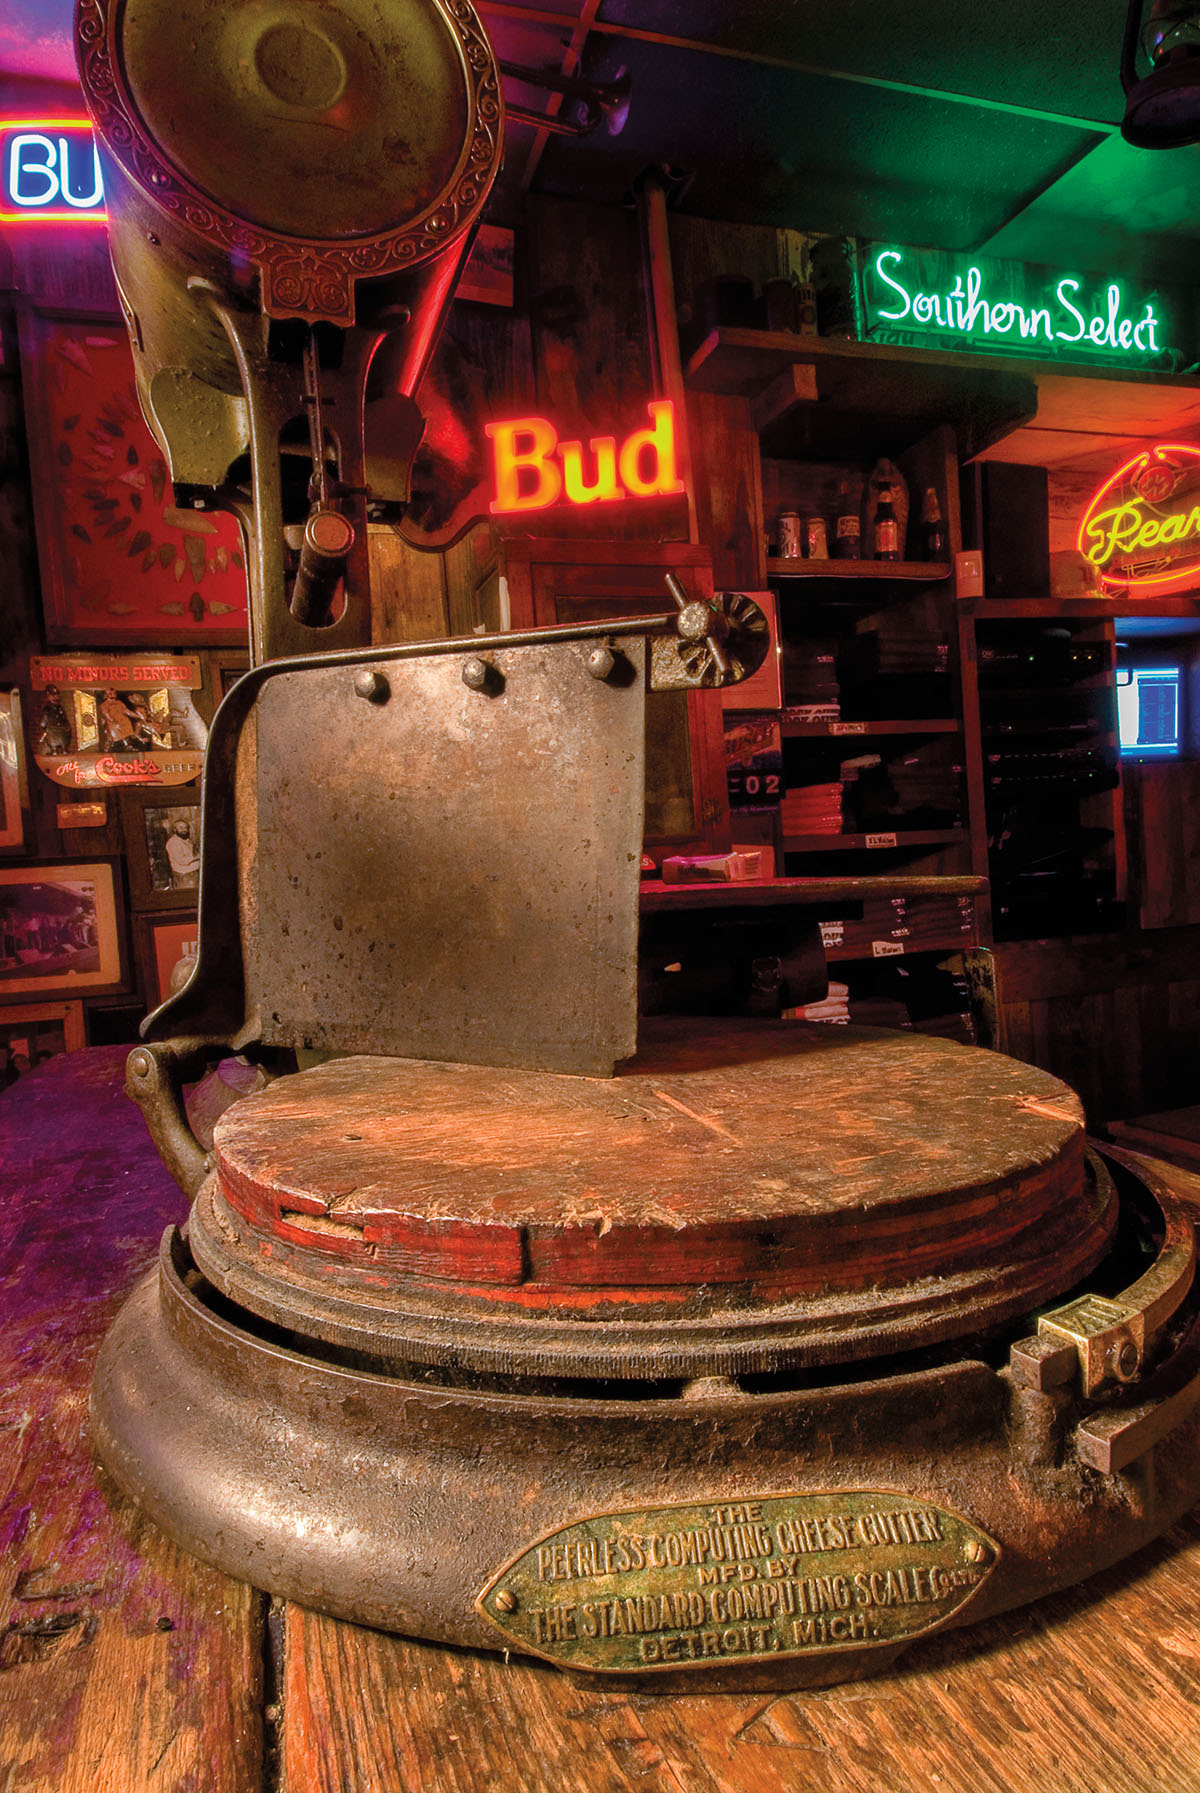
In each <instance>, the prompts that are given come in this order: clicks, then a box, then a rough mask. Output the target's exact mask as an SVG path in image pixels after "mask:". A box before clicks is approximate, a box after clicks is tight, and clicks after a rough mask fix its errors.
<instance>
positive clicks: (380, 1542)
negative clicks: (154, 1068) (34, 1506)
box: [92, 1155, 1200, 1689]
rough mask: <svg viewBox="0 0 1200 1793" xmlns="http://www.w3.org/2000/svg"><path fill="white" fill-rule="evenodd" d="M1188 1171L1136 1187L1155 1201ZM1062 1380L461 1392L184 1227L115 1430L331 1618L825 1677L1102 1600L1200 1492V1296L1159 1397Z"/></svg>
mask: <svg viewBox="0 0 1200 1793" xmlns="http://www.w3.org/2000/svg"><path fill="white" fill-rule="evenodd" d="M1118 1156H1119V1155H1118ZM1131 1167H1132V1169H1133V1171H1134V1172H1135V1173H1136V1175H1135V1176H1131ZM1158 1173H1161V1175H1162V1176H1163V1177H1164V1178H1169V1177H1170V1175H1171V1173H1170V1172H1169V1171H1168V1170H1166V1169H1165V1167H1162V1166H1150V1165H1147V1164H1146V1163H1145V1162H1144V1161H1143V1162H1141V1163H1140V1164H1139V1161H1137V1160H1130V1159H1126V1160H1124V1163H1123V1165H1122V1166H1121V1167H1119V1168H1118V1178H1119V1180H1121V1181H1123V1182H1124V1184H1125V1185H1126V1187H1127V1188H1132V1187H1133V1186H1134V1184H1135V1183H1136V1184H1138V1185H1139V1186H1140V1191H1141V1196H1142V1197H1145V1196H1146V1194H1147V1191H1151V1192H1152V1191H1154V1190H1155V1189H1160V1185H1159V1184H1158V1181H1157V1176H1158ZM1160 1192H1161V1191H1160ZM1136 1205H1138V1204H1137V1202H1136V1201H1135V1206H1136ZM1150 1205H1151V1207H1153V1202H1151V1204H1150ZM1126 1249H1127V1248H1126V1247H1124V1246H1120V1247H1118V1248H1115V1255H1116V1256H1117V1257H1119V1256H1120V1253H1121V1252H1122V1251H1124V1250H1126ZM1141 1268H1142V1262H1141V1261H1138V1262H1134V1263H1122V1262H1119V1261H1113V1262H1109V1263H1108V1264H1107V1265H1104V1266H1101V1267H1100V1270H1099V1271H1098V1272H1097V1273H1096V1274H1095V1275H1094V1276H1093V1277H1092V1278H1089V1286H1095V1285H1096V1284H1097V1283H1098V1284H1099V1285H1100V1286H1101V1287H1104V1286H1107V1287H1108V1288H1109V1289H1110V1290H1115V1289H1120V1288H1122V1287H1123V1286H1124V1282H1125V1281H1128V1280H1130V1275H1131V1274H1132V1275H1133V1276H1136V1275H1137V1273H1138V1270H1139V1269H1141ZM1010 1345H1011V1349H1010ZM1052 1356H1053V1357H1054V1362H1055V1363H1056V1364H1057V1365H1058V1368H1056V1369H1054V1370H1053V1371H1052V1372H1050V1371H1047V1370H1045V1368H1044V1366H1045V1365H1046V1364H1048V1363H1049V1362H1050V1360H1051V1357H1052ZM1039 1364H1041V1365H1042V1366H1043V1367H1042V1368H1039ZM1061 1364H1062V1352H1061V1350H1059V1351H1058V1352H1057V1355H1055V1354H1054V1353H1051V1352H1050V1351H1049V1347H1048V1344H1047V1341H1045V1340H1043V1341H1038V1340H1036V1339H1030V1338H1028V1337H1022V1336H1019V1335H1018V1334H1017V1333H1015V1332H1014V1333H1013V1336H1012V1340H1011V1341H1008V1340H1005V1341H1001V1342H999V1343H998V1342H997V1341H996V1339H995V1337H994V1336H993V1338H992V1339H991V1341H990V1342H989V1341H980V1340H977V1339H976V1340H964V1341H960V1343H959V1344H958V1345H957V1346H947V1345H941V1346H937V1347H933V1348H931V1349H929V1350H928V1351H924V1352H919V1353H913V1354H911V1355H910V1356H909V1358H907V1359H892V1360H883V1361H877V1362H875V1363H872V1364H869V1365H861V1366H856V1367H850V1368H847V1367H845V1366H841V1367H838V1368H835V1369H827V1370H825V1371H816V1372H803V1371H801V1372H797V1373H795V1374H794V1376H793V1377H792V1378H791V1381H790V1382H789V1380H788V1378H787V1377H786V1376H776V1377H761V1378H758V1379H757V1382H756V1381H755V1379H753V1378H743V1379H742V1380H741V1381H737V1380H733V1379H726V1378H717V1377H712V1378H702V1379H699V1380H696V1381H694V1382H692V1383H690V1384H687V1385H685V1386H683V1387H682V1388H681V1389H679V1390H678V1391H676V1392H674V1393H673V1394H672V1395H671V1396H670V1397H667V1396H664V1395H662V1394H661V1393H658V1394H656V1393H654V1392H652V1391H650V1392H647V1391H645V1390H643V1389H636V1390H634V1392H636V1393H638V1394H645V1395H646V1398H634V1399H630V1398H621V1395H620V1394H619V1393H617V1394H616V1395H615V1396H614V1397H613V1398H606V1397H607V1396H608V1395H610V1394H611V1393H612V1389H613V1385H612V1384H606V1385H603V1392H602V1393H599V1394H597V1393H591V1394H586V1393H584V1394H580V1393H574V1392H565V1393H546V1392H523V1391H522V1389H521V1387H520V1385H519V1383H513V1384H511V1385H509V1386H502V1385H501V1382H500V1379H499V1378H496V1379H493V1381H492V1383H491V1385H477V1386H474V1387H470V1386H461V1385H455V1383H454V1381H453V1380H452V1379H451V1378H449V1377H447V1375H446V1373H445V1372H435V1371H434V1370H433V1369H431V1368H426V1369H424V1370H422V1369H420V1368H414V1369H410V1370H409V1371H407V1372H405V1371H403V1370H401V1369H397V1368H396V1366H394V1365H392V1366H389V1367H388V1368H386V1369H385V1368H384V1367H383V1366H382V1365H381V1366H379V1367H376V1368H371V1367H368V1366H367V1365H366V1364H365V1363H364V1361H363V1359H362V1357H361V1355H360V1354H351V1353H348V1352H346V1351H344V1350H343V1349H339V1348H338V1347H336V1346H333V1345H323V1346H322V1345H316V1344H313V1343H310V1344H308V1345H306V1346H305V1347H304V1348H303V1349H297V1348H296V1340H295V1339H294V1338H292V1339H288V1338H287V1337H285V1335H283V1334H282V1333H281V1332H279V1331H278V1330H277V1329H275V1328H273V1327H272V1326H271V1325H269V1324H265V1323H261V1322H255V1321H253V1320H251V1319H250V1317H249V1316H248V1315H246V1314H244V1313H239V1312H238V1311H237V1310H236V1309H233V1308H232V1307H231V1306H230V1305H229V1304H228V1303H227V1301H226V1300H225V1298H223V1297H221V1296H219V1295H218V1294H217V1293H216V1292H215V1291H214V1290H213V1289H212V1288H211V1286H210V1285H208V1284H207V1283H205V1281H204V1279H203V1278H202V1277H201V1276H200V1274H199V1272H198V1271H196V1269H195V1267H194V1265H193V1264H192V1262H191V1259H190V1256H189V1253H188V1249H187V1246H186V1243H185V1241H184V1240H183V1239H182V1238H181V1237H180V1235H179V1234H178V1233H176V1232H174V1231H173V1230H172V1231H171V1232H169V1233H168V1234H167V1235H166V1237H165V1238H164V1242H163V1250H162V1255H161V1262H160V1266H159V1269H158V1271H157V1272H155V1273H154V1274H152V1275H151V1276H149V1277H148V1278H147V1279H146V1280H145V1281H144V1282H143V1283H142V1284H141V1285H140V1286H139V1287H138V1289H137V1290H136V1291H135V1293H134V1294H133V1296H132V1297H131V1298H130V1300H129V1302H128V1303H127V1305H126V1307H125V1309H124V1310H123V1312H122V1313H121V1315H120V1316H119V1318H118V1320H117V1322H116V1324H115V1325H114V1327H113V1328H112V1330H111V1332H110V1334H109V1336H108V1338H107V1340H106V1341H105V1344H104V1347H103V1350H102V1353H101V1357H100V1361H99V1364H98V1368H97V1373H96V1379H95V1384H94V1388H93V1395H92V1420H93V1427H94V1437H95V1443H96V1447H97V1449H98V1451H99V1454H100V1456H101V1457H102V1459H103V1461H104V1463H105V1464H106V1466H107V1467H108V1469H109V1470H110V1471H111V1473H112V1474H113V1476H114V1477H115V1479H116V1481H117V1482H118V1483H119V1485H120V1486H121V1487H122V1489H124V1490H125V1492H127V1493H128V1494H130V1495H131V1496H132V1497H133V1498H134V1499H135V1500H136V1501H137V1502H139V1504H140V1505H141V1506H142V1507H143V1508H144V1509H145V1510H146V1511H147V1512H148V1513H149V1514H150V1515H151V1517H152V1518H153V1519H154V1520H155V1521H156V1522H157V1523H158V1524H159V1525H160V1526H161V1527H162V1528H163V1529H164V1530H165V1531H166V1532H168V1533H169V1534H170V1535H171V1536H172V1537H174V1538H176V1539H177V1540H178V1541H180V1542H181V1543H182V1544H184V1545H185V1546H186V1547H187V1548H188V1549H189V1550H191V1551H193V1552H194V1553H195V1554H196V1555H198V1556H200V1557H202V1558H204V1559H205V1560H207V1561H209V1562H211V1563H214V1564H216V1565H217V1566H218V1567H220V1568H222V1569H224V1570H226V1571H227V1572H229V1573H230V1574H233V1575H235V1576H238V1577H241V1578H243V1579H245V1580H247V1581H249V1582H251V1583H253V1584H254V1585H256V1586H258V1587H263V1588H267V1589H269V1590H271V1591H272V1592H274V1593H277V1594H280V1595H284V1596H286V1597H288V1598H291V1599H294V1600H297V1601H299V1602H300V1603H302V1604H304V1605H307V1606H311V1607H315V1608H318V1609H320V1610H323V1611H326V1612H329V1613H333V1614H335V1615H338V1616H340V1617H344V1618H347V1619H352V1620H355V1621H358V1622H360V1623H364V1624H368V1625H373V1626H378V1627H381V1628H384V1629H387V1630H394V1631H399V1632H402V1633H406V1634H411V1635H415V1636H420V1637H426V1638H431V1639H435V1640H440V1641H445V1642H447V1643H453V1644H461V1645H469V1646H474V1647H480V1648H486V1649H516V1650H522V1651H525V1652H527V1653H530V1654H535V1655H542V1656H544V1657H547V1658H548V1659H550V1660H552V1661H555V1662H558V1663H559V1664H561V1665H562V1666H563V1667H565V1668H566V1669H568V1670H569V1671H570V1672H572V1673H574V1674H577V1675H584V1676H599V1677H601V1678H602V1679H603V1680H604V1681H605V1683H606V1684H609V1685H611V1684H614V1683H617V1684H620V1683H623V1682H624V1681H625V1680H626V1679H629V1678H633V1679H636V1680H637V1681H638V1683H639V1684H641V1685H644V1686H653V1687H655V1688H661V1689H669V1688H691V1689H694V1688H697V1687H700V1686H710V1687H711V1686H714V1685H716V1686H725V1687H729V1686H759V1685H761V1686H764V1687H775V1686H780V1685H791V1686H799V1685H816V1684H822V1683H827V1682H830V1681H836V1680H841V1679H849V1678H853V1677H855V1676H860V1675H863V1674H870V1673H873V1672H876V1671H877V1670H879V1669H881V1668H883V1667H885V1666H886V1665H887V1664H888V1663H889V1662H890V1661H891V1660H893V1658H894V1657H895V1655H896V1653H897V1651H898V1650H899V1649H901V1648H903V1647H904V1646H905V1645H906V1644H907V1643H909V1642H910V1641H912V1640H913V1639H915V1638H917V1637H920V1636H923V1635H927V1634H928V1633H929V1632H930V1631H931V1630H933V1629H935V1628H941V1627H945V1626H948V1625H958V1624H962V1623H965V1622H968V1621H973V1620H975V1619H981V1618H984V1617H985V1616H988V1615H990V1614H993V1613H996V1612H999V1611H1003V1610H1005V1609H1006V1608H1009V1607H1013V1606H1016V1605H1018V1604H1020V1603H1022V1602H1024V1601H1027V1600H1030V1599H1032V1598H1035V1597H1037V1596H1039V1595H1042V1594H1045V1593H1048V1592H1051V1591H1052V1590H1055V1589H1058V1588H1062V1587H1065V1586H1067V1585H1069V1584H1071V1583H1073V1582H1076V1581H1078V1580H1081V1579H1082V1578H1083V1577H1085V1576H1087V1575H1090V1574H1092V1573H1094V1572H1095V1571H1097V1570H1098V1569H1101V1568H1103V1567H1104V1566H1106V1565H1108V1564H1110V1563H1112V1562H1114V1561H1115V1560H1117V1559H1119V1558H1120V1557H1122V1556H1125V1555H1127V1554H1128V1553H1129V1552H1131V1551H1133V1550H1136V1549H1137V1548H1138V1547H1139V1546H1141V1545H1142V1544H1144V1543H1145V1542H1146V1541H1147V1540H1149V1539H1151V1538H1153V1537H1155V1536H1156V1535H1157V1534H1159V1533H1160V1532H1162V1531H1163V1530H1165V1529H1166V1528H1167V1527H1168V1526H1170V1525H1171V1524H1172V1523H1173V1522H1174V1521H1175V1520H1176V1519H1177V1518H1178V1517H1179V1516H1180V1515H1181V1514H1182V1513H1184V1512H1185V1511H1186V1510H1187V1509H1188V1508H1189V1507H1190V1506H1191V1505H1192V1503H1193V1502H1194V1501H1195V1500H1196V1499H1197V1498H1198V1497H1200V1452H1198V1450H1197V1445H1198V1444H1200V1411H1198V1402H1200V1318H1198V1315H1197V1311H1196V1307H1195V1304H1194V1302H1193V1301H1192V1299H1191V1298H1190V1297H1189V1299H1188V1301H1187V1302H1185V1304H1184V1306H1183V1307H1181V1308H1180V1309H1179V1310H1178V1313H1177V1314H1176V1317H1175V1320H1174V1322H1173V1323H1172V1326H1171V1328H1170V1329H1169V1331H1168V1332H1167V1333H1165V1334H1164V1335H1163V1338H1162V1340H1161V1343H1160V1348H1159V1350H1158V1352H1157V1354H1156V1362H1155V1364H1154V1365H1153V1366H1151V1367H1149V1368H1147V1369H1145V1370H1144V1371H1143V1372H1140V1373H1139V1375H1138V1376H1137V1378H1136V1380H1135V1381H1134V1382H1132V1383H1131V1384H1128V1385H1126V1386H1125V1387H1123V1388H1117V1389H1116V1390H1115V1391H1113V1390H1111V1389H1110V1391H1109V1392H1107V1393H1098V1394H1096V1395H1095V1396H1093V1397H1091V1398H1089V1397H1086V1396H1084V1395H1083V1394H1082V1393H1081V1392H1080V1388H1079V1385H1078V1382H1077V1381H1076V1382H1071V1381H1064V1380H1062V1379H1061ZM435 1374H436V1375H437V1376H438V1379H437V1380H427V1379H426V1378H430V1377H433V1376H434V1375H435ZM1056 1378H1057V1380H1056ZM475 1380H476V1382H477V1384H482V1383H485V1382H486V1379H485V1378H481V1377H476V1378H475ZM1046 1383H1049V1384H1050V1386H1045V1384H1046ZM751 1384H755V1385H753V1386H752V1385H751ZM632 1387H633V1385H631V1388H632ZM627 1392H628V1391H627ZM1105 1464H1107V1466H1108V1467H1107V1468H1105V1467H1103V1465H1105ZM1097 1465H1101V1467H1097ZM639 1557H640V1558H641V1559H642V1560H641V1561H640V1562H639Z"/></svg>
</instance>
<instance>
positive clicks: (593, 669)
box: [583, 647, 617, 679]
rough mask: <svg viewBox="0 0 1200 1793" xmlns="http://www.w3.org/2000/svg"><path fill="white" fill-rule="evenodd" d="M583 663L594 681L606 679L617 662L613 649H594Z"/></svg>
mask: <svg viewBox="0 0 1200 1793" xmlns="http://www.w3.org/2000/svg"><path fill="white" fill-rule="evenodd" d="M583 663H584V665H585V666H586V667H587V669H588V671H589V672H590V673H591V675H592V677H593V678H594V679H606V678H607V677H608V675H609V673H610V672H611V671H612V669H613V667H614V666H615V665H616V663H617V662H616V659H615V657H614V655H613V651H612V649H611V648H607V647H594V648H593V649H592V651H591V653H590V654H587V655H586V656H585V657H584V662H583Z"/></svg>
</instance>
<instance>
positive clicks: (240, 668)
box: [209, 653, 250, 714]
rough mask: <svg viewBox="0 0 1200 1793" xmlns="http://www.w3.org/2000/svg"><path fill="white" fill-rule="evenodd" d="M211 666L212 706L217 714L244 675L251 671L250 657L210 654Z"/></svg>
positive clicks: (245, 654) (247, 655) (246, 654)
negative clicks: (219, 707)
mask: <svg viewBox="0 0 1200 1793" xmlns="http://www.w3.org/2000/svg"><path fill="white" fill-rule="evenodd" d="M209 665H210V667H211V669H212V704H213V712H214V714H215V713H216V710H217V708H218V706H219V705H220V704H222V703H223V702H224V701H225V699H226V698H227V697H228V696H229V693H230V692H231V691H232V690H233V687H234V686H235V685H236V684H237V682H238V680H239V679H240V678H241V676H242V674H243V673H244V672H248V671H249V670H250V655H249V654H248V653H244V654H210V655H209Z"/></svg>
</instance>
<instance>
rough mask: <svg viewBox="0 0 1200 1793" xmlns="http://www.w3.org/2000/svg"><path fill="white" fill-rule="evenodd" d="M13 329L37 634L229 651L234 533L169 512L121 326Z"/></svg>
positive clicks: (68, 640) (206, 518)
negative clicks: (38, 592) (36, 575)
mask: <svg viewBox="0 0 1200 1793" xmlns="http://www.w3.org/2000/svg"><path fill="white" fill-rule="evenodd" d="M20 323H21V370H22V379H23V382H24V391H25V406H26V410H27V412H28V425H29V428H28V435H29V453H30V459H31V462H32V470H33V496H34V522H35V526H36V530H37V544H38V560H39V563H40V566H41V574H42V596H43V603H44V606H45V614H46V635H47V639H48V640H49V641H51V642H52V643H54V644H56V645H59V644H66V645H72V644H84V643H86V644H87V645H89V646H92V647H101V646H122V645H124V644H126V643H128V644H130V645H134V646H137V647H161V646H164V645H178V646H182V647H189V646H200V645H203V644H213V645H216V644H218V643H228V644H229V645H230V646H233V647H237V646H240V645H241V644H242V643H244V642H245V641H246V639H247V629H248V626H249V625H248V614H247V588H246V571H245V561H244V558H243V554H242V545H241V537H240V534H239V531H238V526H237V524H236V522H235V521H234V519H233V518H232V517H230V516H226V515H224V514H223V513H222V514H209V513H206V512H202V511H196V510H182V509H180V508H178V507H177V506H176V504H175V501H174V493H173V491H172V488H171V483H170V480H169V478H168V476H167V468H166V463H165V461H164V460H163V456H162V453H161V451H160V449H159V447H158V444H157V443H156V442H155V440H154V438H153V436H152V435H151V434H150V431H149V430H148V429H147V427H146V424H145V422H144V421H143V418H142V413H141V410H140V408H139V406H138V399H137V390H136V387H135V384H134V374H133V356H132V353H131V351H130V347H129V342H128V340H127V338H126V335H125V329H124V326H123V324H121V323H120V321H119V320H117V319H115V318H95V317H81V316H79V315H77V314H64V313H51V312H47V311H38V310H34V309H27V310H25V311H23V312H22V314H21V319H20Z"/></svg>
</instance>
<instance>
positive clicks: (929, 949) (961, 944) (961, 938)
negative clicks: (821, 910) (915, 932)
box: [825, 928, 977, 965]
mask: <svg viewBox="0 0 1200 1793" xmlns="http://www.w3.org/2000/svg"><path fill="white" fill-rule="evenodd" d="M976 940H977V934H976V931H975V929H974V928H963V929H961V930H960V931H959V932H958V933H957V934H954V935H951V934H947V935H946V937H945V939H943V940H918V941H916V942H914V943H912V944H910V943H909V942H908V941H907V940H889V941H888V942H887V943H886V944H887V951H886V952H883V953H876V952H868V951H865V950H864V948H863V946H862V945H861V944H859V945H858V946H827V947H826V948H825V963H826V964H827V965H845V964H848V963H850V962H851V961H854V960H859V961H862V960H870V961H871V962H872V963H873V964H874V963H877V962H878V961H879V960H881V959H912V958H915V957H916V956H917V955H918V953H969V952H971V951H973V950H974V947H975V944H976Z"/></svg>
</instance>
